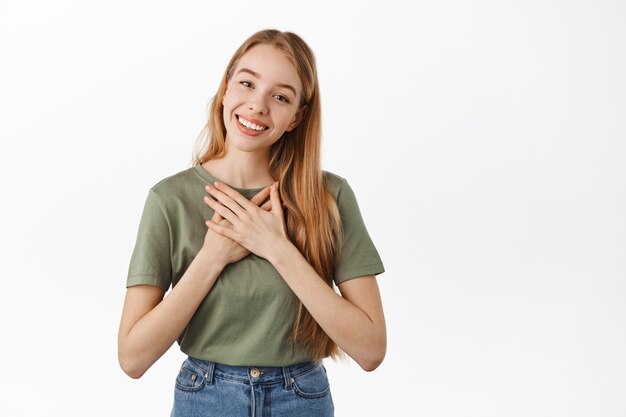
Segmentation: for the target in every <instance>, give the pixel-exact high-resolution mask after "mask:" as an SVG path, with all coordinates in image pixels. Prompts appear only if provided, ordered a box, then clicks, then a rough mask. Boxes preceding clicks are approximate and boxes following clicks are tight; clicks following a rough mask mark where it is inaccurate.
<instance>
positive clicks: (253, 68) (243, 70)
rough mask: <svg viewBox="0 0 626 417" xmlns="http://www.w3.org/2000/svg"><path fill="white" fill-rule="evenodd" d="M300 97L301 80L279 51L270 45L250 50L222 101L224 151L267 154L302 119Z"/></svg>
mask: <svg viewBox="0 0 626 417" xmlns="http://www.w3.org/2000/svg"><path fill="white" fill-rule="evenodd" d="M301 95H302V84H301V82H300V77H298V73H297V72H296V69H295V68H294V66H293V65H292V64H291V62H290V61H289V60H288V59H287V57H285V56H284V55H283V53H282V52H280V51H279V50H278V49H276V48H274V47H273V46H270V45H255V46H254V47H252V48H251V49H249V50H248V52H246V53H245V54H244V55H243V56H242V57H241V59H240V60H239V63H238V64H237V66H236V68H235V70H234V71H233V76H232V77H231V79H230V81H229V82H228V86H227V90H226V93H225V94H224V98H223V100H222V104H223V105H224V112H223V117H224V125H225V126H226V147H227V149H232V147H235V148H237V149H238V150H240V151H244V152H257V151H262V152H268V151H269V147H270V146H271V145H272V144H273V143H274V142H276V141H277V140H279V139H280V138H281V136H282V135H283V133H284V132H285V131H291V130H293V129H294V128H295V127H296V126H297V124H298V123H299V121H300V120H301V117H302V115H303V111H302V110H304V109H302V110H301V111H298V110H299V109H298V104H299V103H300V97H301ZM242 119H245V120H242ZM241 122H243V123H244V124H245V125H242V123H241ZM246 125H247V126H246Z"/></svg>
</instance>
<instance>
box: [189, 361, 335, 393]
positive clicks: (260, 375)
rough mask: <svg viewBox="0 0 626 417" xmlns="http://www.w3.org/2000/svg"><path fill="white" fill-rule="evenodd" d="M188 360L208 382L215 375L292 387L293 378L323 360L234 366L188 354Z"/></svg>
mask: <svg viewBox="0 0 626 417" xmlns="http://www.w3.org/2000/svg"><path fill="white" fill-rule="evenodd" d="M187 360H189V361H190V362H191V363H193V364H194V365H195V366H197V367H198V368H200V369H201V370H202V371H203V374H204V375H205V378H206V382H207V383H208V384H213V377H215V376H217V377H219V378H227V379H231V380H236V381H239V382H241V383H247V384H251V383H254V384H270V383H276V382H283V383H284V384H285V388H287V389H289V388H291V384H292V381H291V378H292V377H296V376H298V375H301V374H304V373H306V372H308V371H310V370H312V369H314V368H315V367H317V366H323V365H322V361H310V362H301V363H297V364H293V365H288V366H234V365H226V364H222V363H217V362H213V361H208V360H204V359H199V358H195V357H192V356H188V358H187Z"/></svg>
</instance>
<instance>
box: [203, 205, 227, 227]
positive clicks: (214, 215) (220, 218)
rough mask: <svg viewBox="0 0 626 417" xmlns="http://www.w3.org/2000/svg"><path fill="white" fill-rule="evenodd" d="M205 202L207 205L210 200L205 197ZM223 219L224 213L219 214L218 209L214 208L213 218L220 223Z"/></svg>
mask: <svg viewBox="0 0 626 417" xmlns="http://www.w3.org/2000/svg"><path fill="white" fill-rule="evenodd" d="M204 203H205V204H206V205H209V202H208V201H207V200H206V199H205V200H204ZM222 219H223V217H222V215H221V214H219V213H218V212H217V211H215V210H213V217H211V220H213V221H214V222H215V223H219V222H220V221H221V220H222Z"/></svg>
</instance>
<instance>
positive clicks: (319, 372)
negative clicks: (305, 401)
mask: <svg viewBox="0 0 626 417" xmlns="http://www.w3.org/2000/svg"><path fill="white" fill-rule="evenodd" d="M291 382H292V384H293V389H294V392H295V393H296V394H298V395H299V396H301V397H304V398H321V397H324V396H325V395H328V394H329V393H330V384H329V382H328V377H327V375H326V370H325V369H324V367H323V366H322V364H318V365H316V366H315V367H314V368H313V369H311V370H310V371H307V372H305V373H304V374H300V375H297V376H294V377H292V378H291Z"/></svg>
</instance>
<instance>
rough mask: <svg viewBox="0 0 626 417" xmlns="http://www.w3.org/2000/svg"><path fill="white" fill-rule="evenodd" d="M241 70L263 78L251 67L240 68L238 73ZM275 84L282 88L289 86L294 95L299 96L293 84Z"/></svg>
mask: <svg viewBox="0 0 626 417" xmlns="http://www.w3.org/2000/svg"><path fill="white" fill-rule="evenodd" d="M240 72H247V73H249V74H252V75H253V76H255V77H256V78H258V79H259V80H260V79H261V74H259V73H257V72H254V71H252V70H251V69H249V68H242V69H240V70H239V71H237V74H239V73H240ZM275 85H276V86H278V87H282V88H288V89H289V90H291V91H292V92H293V95H294V96H295V97H297V96H298V94H297V93H296V89H295V88H293V87H292V86H290V85H289V84H282V83H277V84H275Z"/></svg>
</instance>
